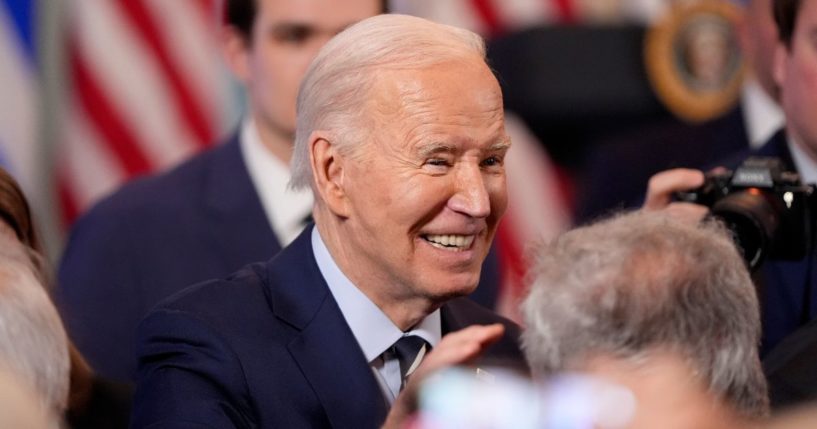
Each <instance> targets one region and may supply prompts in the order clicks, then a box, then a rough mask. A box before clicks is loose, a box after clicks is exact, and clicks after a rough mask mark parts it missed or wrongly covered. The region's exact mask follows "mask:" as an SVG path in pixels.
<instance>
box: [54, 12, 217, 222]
mask: <svg viewBox="0 0 817 429" xmlns="http://www.w3.org/2000/svg"><path fill="white" fill-rule="evenodd" d="M68 5H69V7H67V10H66V12H67V13H68V16H67V23H66V31H67V33H66V34H67V37H66V40H65V43H66V46H67V51H66V52H67V76H68V77H67V81H68V83H69V84H68V86H69V88H70V91H69V93H68V94H67V101H66V103H67V106H66V109H65V110H64V112H65V113H64V120H63V127H64V128H63V129H64V132H63V133H62V141H60V142H58V143H59V149H58V153H57V166H58V167H57V168H58V171H57V177H58V184H57V187H58V194H59V198H60V207H61V209H62V214H63V219H64V220H65V221H66V224H70V222H71V221H72V220H74V219H75V218H76V217H77V215H78V214H80V213H81V212H82V211H83V210H85V209H86V208H88V207H89V206H90V205H91V204H93V203H94V202H95V201H96V200H97V199H99V198H100V197H101V196H103V195H105V194H107V193H109V192H111V191H113V190H115V189H116V188H117V187H118V186H119V185H121V184H122V183H123V182H124V181H126V180H128V179H131V178H133V177H135V176H138V175H141V174H145V173H148V172H152V171H156V170H161V169H164V168H167V167H169V166H171V165H174V164H176V163H178V162H179V161H181V160H183V159H184V158H186V157H188V156H190V155H191V154H193V153H195V152H197V151H199V150H201V149H204V148H206V147H208V146H209V145H211V144H213V142H214V141H215V140H216V138H217V136H218V135H219V134H220V133H221V132H222V131H223V125H224V124H225V122H226V121H225V120H224V118H225V116H227V115H225V110H224V106H226V105H229V103H228V101H227V100H228V99H229V98H228V97H229V80H228V79H227V78H226V77H225V72H224V67H223V66H222V65H221V62H220V56H219V49H218V40H217V37H218V26H219V25H220V15H219V2H218V1H217V0H119V1H110V0H72V1H70V2H68Z"/></svg>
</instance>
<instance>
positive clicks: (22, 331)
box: [0, 243, 71, 414]
mask: <svg viewBox="0 0 817 429" xmlns="http://www.w3.org/2000/svg"><path fill="white" fill-rule="evenodd" d="M0 244H3V245H2V246H0V366H2V367H4V368H6V369H7V370H8V371H9V372H11V373H13V374H15V375H17V376H18V377H19V378H20V379H21V380H23V381H25V382H27V383H29V384H30V385H31V387H32V389H33V390H34V391H35V392H36V393H37V394H38V395H39V396H40V400H41V401H42V405H43V407H44V408H45V410H47V411H48V412H54V413H57V414H62V412H63V411H65V409H66V407H67V404H68V391H69V384H70V375H69V374H70V368H71V364H70V358H69V352H68V336H67V335H66V333H65V329H64V328H63V325H62V321H61V320H60V317H59V315H58V313H57V310H56V308H54V305H53V304H52V302H51V299H50V298H49V296H48V294H47V293H46V291H45V288H44V287H43V285H42V284H41V283H40V282H39V281H38V280H37V277H36V276H35V275H34V271H33V270H32V267H31V263H30V261H29V260H28V255H26V254H25V253H23V252H20V251H19V248H15V247H14V246H7V245H5V244H9V243H0ZM16 250H17V251H16Z"/></svg>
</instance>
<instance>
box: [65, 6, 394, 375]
mask: <svg viewBox="0 0 817 429" xmlns="http://www.w3.org/2000/svg"><path fill="white" fill-rule="evenodd" d="M225 3H226V10H225V12H226V13H225V17H226V21H227V22H226V25H225V28H224V34H225V37H224V46H225V53H226V55H225V57H226V59H227V60H228V64H229V65H230V67H231V69H232V70H233V72H234V74H235V75H236V76H237V77H238V78H239V80H240V81H241V82H242V84H243V85H244V86H245V87H246V89H247V96H248V109H247V114H246V115H245V118H244V120H243V122H242V124H241V126H240V128H239V131H238V132H237V133H236V134H235V135H233V136H232V137H231V138H229V139H228V141H226V142H225V143H223V144H222V145H219V146H217V147H216V148H214V149H212V150H210V151H207V152H205V153H202V154H200V155H198V156H196V157H194V158H193V159H191V160H189V161H187V162H185V163H184V164H182V165H181V166H179V167H178V168H176V169H174V170H172V171H170V172H168V173H165V174H161V175H158V176H154V177H150V178H146V179H142V180H137V181H135V182H133V183H131V184H129V185H127V186H125V187H124V188H123V189H121V190H120V191H118V192H117V193H116V194H114V195H113V196H111V197H109V198H107V199H105V200H104V201H102V202H101V203H99V204H98V205H97V206H96V207H94V208H93V209H92V210H91V211H90V212H89V213H88V214H87V215H86V216H84V217H83V218H82V219H80V220H79V222H78V223H77V224H76V225H75V227H74V228H73V230H72V232H71V236H70V240H69V242H68V245H67V248H66V249H65V253H64V256H63V259H62V261H61V264H60V270H59V278H58V286H57V289H56V299H57V303H58V306H59V307H60V311H61V313H62V315H63V317H64V319H65V322H66V325H67V326H68V330H69V332H70V334H71V337H72V339H73V340H74V341H75V342H76V345H77V347H78V348H79V349H80V350H81V351H82V352H83V354H84V355H85V356H86V357H87V359H88V360H89V362H90V363H91V365H92V366H93V367H94V368H95V369H96V370H97V371H98V372H99V373H100V374H102V375H104V376H107V377H110V378H114V379H118V380H123V381H130V380H132V378H133V376H134V374H135V370H136V358H135V351H134V346H133V343H134V336H135V332H136V325H137V323H138V322H139V320H140V319H141V318H142V317H144V315H145V314H147V312H148V310H150V308H151V307H153V306H154V305H155V304H156V303H158V302H159V301H160V300H161V299H163V298H165V297H167V296H169V295H171V294H173V293H175V292H177V291H179V290H181V289H182V288H184V287H186V286H189V285H191V284H193V283H196V282H200V281H204V280H207V279H211V278H217V277H223V276H226V275H227V274H229V273H231V272H233V271H235V270H237V269H238V268H240V267H242V266H243V265H245V264H248V263H251V262H255V261H264V260H267V259H269V258H270V257H272V256H273V255H275V254H276V253H277V252H278V251H280V249H281V247H282V246H284V245H286V244H288V243H289V242H291V241H292V240H293V239H294V238H295V237H296V236H297V235H298V233H300V231H301V230H302V229H303V227H304V226H305V225H306V224H307V223H308V216H309V215H310V212H311V209H312V195H311V193H310V192H309V191H308V190H307V191H302V192H291V191H288V190H287V182H288V181H289V167H288V163H289V158H290V156H291V151H292V149H291V147H292V137H293V135H294V132H295V96H296V92H297V87H298V84H299V82H300V80H301V78H302V77H303V74H304V73H305V71H306V67H307V66H308V65H309V63H310V61H311V60H312V58H314V56H315V54H316V53H317V51H318V49H319V48H320V47H321V46H323V44H324V43H326V41H328V40H329V39H330V38H331V37H332V36H334V35H335V34H337V33H338V32H340V31H341V30H342V29H344V28H346V27H348V26H349V25H351V24H353V23H355V22H357V21H359V20H361V19H364V18H367V17H369V16H373V15H375V14H377V13H380V12H382V11H383V8H384V3H383V2H382V1H381V0H343V1H341V2H338V1H330V0H308V1H304V0H229V1H227V2H225Z"/></svg>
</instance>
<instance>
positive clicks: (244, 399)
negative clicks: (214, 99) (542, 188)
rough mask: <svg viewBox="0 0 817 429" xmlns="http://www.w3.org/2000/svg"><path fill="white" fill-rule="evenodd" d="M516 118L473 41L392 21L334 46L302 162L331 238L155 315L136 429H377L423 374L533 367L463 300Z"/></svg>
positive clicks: (322, 59) (501, 203)
mask: <svg viewBox="0 0 817 429" xmlns="http://www.w3.org/2000/svg"><path fill="white" fill-rule="evenodd" d="M502 106H503V105H502V94H501V91H500V88H499V85H498V84H497V81H496V79H495V78H494V76H493V74H492V73H491V71H490V69H489V68H488V66H487V65H486V63H485V57H484V45H483V42H482V40H481V39H480V38H479V37H478V36H477V35H475V34H473V33H471V32H468V31H465V30H461V29H456V28H453V27H448V26H444V25H440V24H434V23H431V22H428V21H425V20H422V19H420V18H412V17H407V16H399V15H380V16H377V17H374V18H369V19H367V20H364V21H362V22H360V23H358V24H356V25H354V26H352V27H350V28H349V29H347V30H345V31H344V32H342V33H341V34H339V35H338V36H336V37H335V38H334V39H333V40H331V41H330V42H329V43H328V44H327V45H326V46H324V48H323V49H322V50H321V51H320V52H319V53H318V56H317V57H316V59H315V61H314V62H313V63H312V64H311V65H310V67H309V69H308V71H307V74H306V77H305V78H304V81H303V83H302V85H301V88H300V92H299V96H298V109H297V123H298V126H297V130H296V141H295V152H294V157H293V163H292V170H293V185H294V186H296V187H307V186H308V187H311V189H312V190H313V192H314V194H315V205H314V207H313V216H314V219H315V226H314V227H308V228H307V229H306V230H305V231H304V233H302V234H301V235H300V236H299V237H298V238H297V239H295V241H294V242H293V243H292V244H291V245H289V246H288V247H287V248H285V249H284V250H283V251H282V252H281V253H280V254H279V255H278V256H276V257H275V258H273V259H272V260H270V261H269V262H267V263H258V264H254V265H249V266H247V267H245V268H244V269H242V270H240V271H238V272H237V273H235V274H233V275H231V276H230V277H228V278H227V279H224V280H217V281H210V282H207V283H203V284H199V285H197V286H194V287H191V288H189V289H186V290H185V291H183V292H181V293H180V294H177V295H175V296H174V297H172V298H170V299H169V300H167V301H165V302H163V303H162V304H160V305H159V306H158V307H157V308H155V309H154V310H153V311H152V312H151V313H150V314H149V316H148V317H147V318H146V319H145V320H144V321H143V322H142V324H141V325H140V327H139V338H138V353H139V371H138V387H137V394H136V400H135V410H134V420H133V426H134V427H137V428H138V427H148V426H150V427H178V426H179V425H187V426H190V427H193V426H197V425H199V426H210V427H219V428H226V427H330V426H331V427H350V428H367V427H377V426H379V425H381V424H383V422H384V419H385V418H386V416H387V412H388V410H389V407H390V405H391V404H392V403H395V401H398V402H396V403H398V404H402V403H403V402H402V401H403V400H402V399H401V398H403V397H404V396H401V395H400V392H401V390H402V389H403V388H404V387H405V386H406V383H407V380H408V377H409V375H410V374H411V373H412V372H413V371H414V370H415V369H416V368H417V367H418V364H419V362H422V361H424V362H425V366H424V365H420V368H426V367H427V366H428V365H432V363H433V365H440V364H442V363H463V362H472V361H475V360H477V359H478V358H482V359H487V358H491V359H498V360H502V361H505V362H513V363H521V362H522V361H523V360H522V356H521V353H520V351H519V348H518V345H517V335H518V330H517V327H516V326H514V325H513V324H512V323H510V322H508V321H506V320H504V319H501V318H499V317H498V316H496V315H494V314H493V313H491V312H490V311H488V310H485V309H483V308H481V307H479V306H478V305H476V304H473V303H472V302H471V301H468V300H466V299H464V298H462V297H463V296H464V295H467V294H468V293H470V292H471V291H473V289H474V288H475V287H476V285H477V282H478V281H479V277H480V268H481V264H482V261H483V259H484V258H485V257H486V255H487V253H488V250H489V248H490V246H491V241H492V239H493V237H494V234H495V232H496V228H497V225H498V222H499V219H500V217H501V216H502V214H503V212H504V210H505V207H506V204H507V196H506V188H505V171H504V166H503V159H504V157H505V155H506V152H507V150H508V148H509V146H510V141H509V139H508V137H507V135H506V133H505V127H504V116H503V109H502ZM473 325H487V326H473ZM464 328H466V329H467V331H465V333H463V332H462V331H460V332H455V331H459V330H461V329H464ZM430 350H431V351H430ZM429 351H430V352H429ZM429 353H430V354H429ZM418 371H419V370H418ZM395 409H398V410H401V409H402V407H393V408H392V410H393V411H394V410H395ZM154 425H155V426H154Z"/></svg>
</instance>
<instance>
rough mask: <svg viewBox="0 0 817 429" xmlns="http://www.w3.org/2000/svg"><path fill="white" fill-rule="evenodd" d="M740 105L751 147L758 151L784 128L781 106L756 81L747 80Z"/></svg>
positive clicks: (742, 90)
mask: <svg viewBox="0 0 817 429" xmlns="http://www.w3.org/2000/svg"><path fill="white" fill-rule="evenodd" d="M740 104H741V108H742V111H743V123H744V124H746V125H745V126H746V134H747V135H748V136H749V146H750V147H752V148H753V149H757V148H759V147H761V146H763V145H764V144H766V142H767V141H768V140H769V139H770V138H771V137H772V135H773V134H774V133H775V132H776V131H777V130H779V129H780V128H781V127H783V124H784V123H785V117H784V116H783V110H782V109H780V106H778V105H777V103H776V102H775V101H774V100H773V99H772V97H770V96H769V94H767V93H766V91H765V90H763V88H762V87H761V86H760V84H759V83H758V82H757V80H756V79H753V78H747V79H746V81H745V82H744V83H743V88H742V89H741V97H740Z"/></svg>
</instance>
